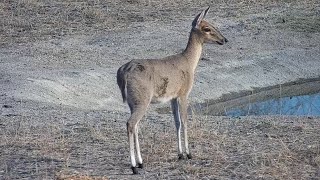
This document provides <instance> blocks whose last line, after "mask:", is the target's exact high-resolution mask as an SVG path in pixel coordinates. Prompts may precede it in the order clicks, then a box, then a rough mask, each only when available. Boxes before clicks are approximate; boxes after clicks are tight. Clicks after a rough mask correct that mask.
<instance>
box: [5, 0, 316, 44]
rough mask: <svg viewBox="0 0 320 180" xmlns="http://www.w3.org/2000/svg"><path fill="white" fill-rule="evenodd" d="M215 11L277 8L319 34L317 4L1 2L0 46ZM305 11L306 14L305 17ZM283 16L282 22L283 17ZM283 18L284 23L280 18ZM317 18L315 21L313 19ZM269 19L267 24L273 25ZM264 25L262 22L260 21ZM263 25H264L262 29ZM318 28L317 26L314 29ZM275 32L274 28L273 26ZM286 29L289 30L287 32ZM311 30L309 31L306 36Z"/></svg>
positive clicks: (229, 13) (309, 0) (228, 13)
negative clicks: (210, 10)
mask: <svg viewBox="0 0 320 180" xmlns="http://www.w3.org/2000/svg"><path fill="white" fill-rule="evenodd" d="M208 5H210V6H212V12H211V14H213V17H230V18H243V17H245V16H247V15H250V14H253V13H254V14H256V13H261V12H264V11H270V10H273V9H275V8H282V9H286V10H287V11H286V12H281V11H280V12H277V13H275V14H274V15H275V16H274V17H269V18H270V19H273V20H276V21H277V22H278V23H280V24H279V25H277V26H281V27H282V26H283V25H281V23H282V22H283V21H287V22H288V26H290V28H292V29H293V30H295V29H296V28H295V27H296V26H298V29H299V30H300V31H312V32H314V31H316V32H318V29H317V27H318V26H319V23H317V22H318V21H317V20H318V18H317V17H316V14H314V13H311V14H304V12H315V13H316V9H315V8H317V7H319V2H317V1H316V0H306V1H280V0H264V1H255V0H254V1H243V0H228V1H223V0H221V1H217V2H215V3H214V4H213V3H212V2H211V1H200V2H199V1H196V0H175V1H160V2H159V1H155V0H126V1H119V0H117V1H100V0H91V1H84V0H80V1H78V0H77V1H73V0H68V1H43V0H21V1H12V0H4V1H2V2H0V39H1V41H0V45H1V46H4V45H8V44H12V43H26V42H30V41H35V40H41V39H42V40H43V39H51V38H61V37H63V36H66V35H72V34H93V33H95V32H97V31H98V32H99V31H108V30H117V29H121V28H125V27H127V26H129V25H130V24H132V23H137V22H145V21H165V22H171V21H173V22H179V21H180V20H181V19H184V18H186V17H191V16H194V14H195V13H197V12H198V11H199V9H202V8H203V7H205V6H208ZM301 7H303V11H301ZM293 11H294V13H295V14H296V12H298V13H299V12H300V14H303V15H304V16H305V15H306V17H311V19H310V18H308V19H307V20H308V23H307V24H305V25H302V24H304V23H302V22H305V19H304V17H300V15H298V16H293V15H292V12H293ZM279 15H280V16H279ZM282 16H284V17H282ZM312 17H316V18H312ZM269 18H268V19H269ZM261 20H262V21H261ZM253 21H261V23H262V24H261V23H260V25H259V22H252V19H250V22H243V23H245V24H247V25H249V26H250V24H251V23H255V24H254V25H252V26H251V27H249V28H253V29H259V28H261V27H260V26H261V25H263V26H265V25H266V24H270V23H271V24H274V23H275V24H276V23H277V22H270V21H267V23H266V20H265V18H262V19H261V18H259V17H258V18H256V19H255V20H253ZM263 23H264V24H263ZM313 23H316V26H314V25H313ZM272 26H273V25H272ZM285 27H287V25H286V26H285ZM306 29H307V30H306Z"/></svg>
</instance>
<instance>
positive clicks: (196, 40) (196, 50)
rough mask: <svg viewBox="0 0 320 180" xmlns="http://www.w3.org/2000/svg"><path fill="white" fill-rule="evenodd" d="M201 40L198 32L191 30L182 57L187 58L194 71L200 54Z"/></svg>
mask: <svg viewBox="0 0 320 180" xmlns="http://www.w3.org/2000/svg"><path fill="white" fill-rule="evenodd" d="M202 46H203V40H202V38H201V36H200V34H198V32H196V31H194V30H191V32H190V36H189V41H188V44H187V47H186V49H185V50H184V51H183V52H182V55H183V56H184V57H186V58H187V60H188V61H189V62H188V63H189V64H190V67H191V69H192V70H193V71H195V69H196V67H197V65H198V62H199V59H200V57H201V53H202Z"/></svg>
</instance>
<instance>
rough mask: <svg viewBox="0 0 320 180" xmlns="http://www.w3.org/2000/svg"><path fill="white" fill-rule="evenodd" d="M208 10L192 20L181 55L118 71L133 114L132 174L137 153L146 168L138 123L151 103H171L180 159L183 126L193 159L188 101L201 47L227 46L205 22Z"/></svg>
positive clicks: (129, 128)
mask: <svg viewBox="0 0 320 180" xmlns="http://www.w3.org/2000/svg"><path fill="white" fill-rule="evenodd" d="M208 10H209V7H208V8H207V9H206V10H204V11H202V12H201V13H200V14H199V15H197V16H196V17H195V19H194V20H193V22H192V29H191V32H190V36H189V41H188V44H187V47H186V49H185V50H184V51H183V52H182V53H180V54H176V55H173V56H169V57H165V58H163V59H142V60H132V61H130V62H128V63H126V64H124V65H123V66H121V67H120V68H119V69H118V72H117V83H118V86H119V88H120V90H121V94H122V98H123V102H127V103H128V105H129V108H130V111H131V116H130V118H129V120H128V122H127V131H128V138H129V147H130V158H131V169H132V171H133V174H137V173H138V170H137V167H136V165H137V164H136V159H135V151H136V153H137V160H138V168H143V164H142V158H141V153H140V147H139V140H138V123H139V121H140V120H141V119H142V117H143V116H144V114H145V112H146V110H147V108H148V106H149V104H150V103H157V102H167V101H171V107H172V111H173V116H174V120H175V126H176V129H177V139H178V157H179V159H183V152H182V147H181V136H180V132H181V122H182V125H183V132H184V147H185V153H186V155H187V158H188V159H191V154H190V151H189V147H188V136H187V132H188V131H187V122H188V120H187V105H188V102H187V99H188V95H189V93H190V91H191V88H192V85H193V81H194V73H195V69H196V67H197V64H198V61H199V59H200V56H201V52H202V46H203V44H204V43H217V44H220V45H223V44H224V43H226V42H227V39H226V38H225V37H224V36H223V35H222V34H221V33H220V32H219V31H218V30H217V28H215V27H213V26H212V25H211V24H209V23H208V22H207V21H205V20H203V18H204V17H205V16H206V14H207V13H208ZM180 114H181V115H180Z"/></svg>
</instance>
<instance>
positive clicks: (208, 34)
mask: <svg viewBox="0 0 320 180" xmlns="http://www.w3.org/2000/svg"><path fill="white" fill-rule="evenodd" d="M209 8H210V7H208V8H207V9H206V10H203V11H202V12H201V13H200V14H198V15H197V16H196V17H195V19H194V20H193V22H192V30H193V31H196V32H197V33H199V34H200V36H201V38H202V41H203V42H204V43H217V44H219V45H223V44H224V43H226V42H228V40H227V38H225V37H224V36H223V35H222V34H221V33H220V32H219V30H218V29H217V28H216V27H214V26H213V25H211V24H210V23H208V22H207V21H205V20H203V19H204V17H205V16H206V15H207V13H208V11H209Z"/></svg>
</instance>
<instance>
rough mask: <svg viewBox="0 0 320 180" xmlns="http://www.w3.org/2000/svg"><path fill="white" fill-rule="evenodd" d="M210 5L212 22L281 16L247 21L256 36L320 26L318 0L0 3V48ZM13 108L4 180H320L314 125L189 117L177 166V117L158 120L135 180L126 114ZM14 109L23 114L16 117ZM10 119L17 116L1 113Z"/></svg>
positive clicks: (6, 125)
mask: <svg viewBox="0 0 320 180" xmlns="http://www.w3.org/2000/svg"><path fill="white" fill-rule="evenodd" d="M215 4H219V8H216V9H215V8H214V7H215ZM207 5H211V6H212V7H213V8H212V9H215V10H213V12H212V14H213V15H212V17H219V16H220V17H226V18H228V17H232V18H238V19H239V21H241V19H245V18H244V17H246V16H248V15H252V14H258V13H261V12H263V11H270V10H271V9H276V10H275V12H274V15H273V16H268V17H265V18H260V17H257V18H253V19H252V18H251V21H250V22H246V21H245V20H244V21H243V22H242V24H243V26H246V28H247V30H248V31H250V32H254V33H258V32H259V29H260V28H265V27H275V28H279V29H290V30H296V31H301V32H307V33H315V32H319V28H320V19H319V2H318V1H317V0H306V1H289V0H263V1H256V0H253V1H243V0H242V1H236V0H228V1H223V0H219V1H209V0H205V1H198V0H176V1H173V2H172V1H161V2H158V1H155V0H127V1H111V2H109V1H102V0H91V1H81V0H74V1H73V0H66V1H62V0H55V1H50V0H21V1H15V0H4V1H1V2H0V46H1V47H6V46H14V45H16V44H20V43H27V42H30V41H32V42H36V41H39V40H46V39H55V38H61V37H64V36H72V35H75V34H91V33H94V32H97V31H115V30H119V29H122V28H126V27H127V26H130V25H131V24H132V23H143V22H145V21H164V22H170V23H172V22H179V21H180V20H181V19H184V18H186V17H191V16H193V15H194V14H196V13H197V12H199V9H203V7H206V6H207ZM296 17H299V18H296ZM284 22H287V23H286V25H284V24H283V23H284ZM240 24H241V23H240ZM0 98H1V99H0V100H3V99H4V96H2V95H1V94H0ZM7 101H8V102H9V101H10V100H7V99H6V100H5V101H3V103H2V102H1V104H0V105H3V106H2V107H1V109H0V112H1V113H0V179H23V178H24V179H65V180H67V179H318V178H319V177H320V142H319V139H320V133H319V129H320V118H318V117H283V116H265V117H242V118H240V119H233V118H228V117H214V116H202V115H193V116H192V118H191V119H190V121H189V123H190V133H189V136H190V145H191V148H190V149H191V152H192V153H193V156H194V158H193V159H192V160H182V161H178V160H177V152H176V136H175V129H174V123H173V117H172V116H171V115H156V114H152V115H149V116H147V117H146V118H145V119H144V120H143V121H142V122H141V125H140V129H141V131H140V138H141V150H142V155H143V158H144V162H145V166H146V167H145V171H143V172H142V173H141V175H137V176H132V175H131V170H130V164H129V154H128V144H127V136H126V131H125V130H126V127H125V124H126V119H127V118H128V114H124V113H121V112H109V111H86V110H75V109H68V108H67V107H52V106H51V105H48V104H45V105H43V104H40V105H39V104H38V103H34V102H29V101H26V102H24V101H21V102H19V103H20V104H18V105H16V106H14V107H12V106H10V105H6V104H5V103H6V102H7ZM17 101H18V100H17ZM15 108H21V109H22V111H20V113H14V112H15V110H12V109H15ZM25 109H28V110H30V111H24V110H25ZM7 111H10V112H11V111H12V112H13V113H2V112H7ZM3 114H5V115H3Z"/></svg>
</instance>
